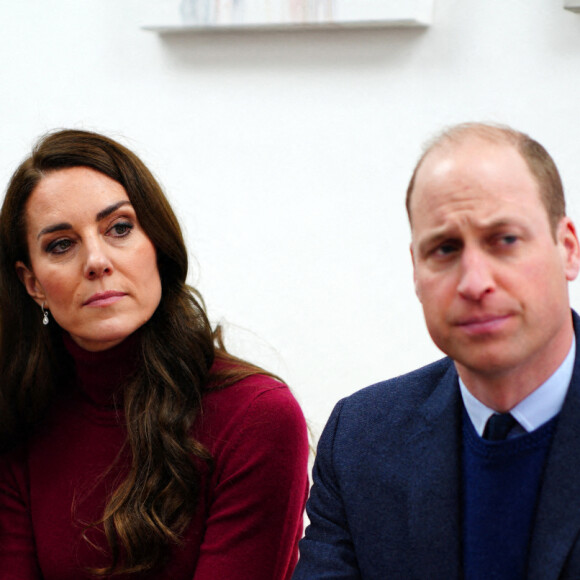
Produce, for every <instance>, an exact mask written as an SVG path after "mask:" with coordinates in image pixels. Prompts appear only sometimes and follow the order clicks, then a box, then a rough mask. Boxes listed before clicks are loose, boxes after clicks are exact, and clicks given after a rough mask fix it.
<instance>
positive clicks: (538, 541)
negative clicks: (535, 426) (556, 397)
mask: <svg viewBox="0 0 580 580" xmlns="http://www.w3.org/2000/svg"><path fill="white" fill-rule="evenodd" d="M572 319H573V322H574V332H575V334H576V360H575V362H574V371H573V373H572V380H571V381H570V387H569V389H568V393H567V395H566V399H565V401H564V406H563V407H562V411H561V412H560V417H559V419H558V425H557V427H556V432H555V433H554V440H553V441H552V446H551V449H550V454H549V456H548V462H547V465H546V469H545V471H544V481H543V484H542V488H541V490H540V497H539V500H538V508H537V512H536V521H535V524H534V530H533V534H532V540H531V544H530V558H529V563H528V578H529V580H552V579H555V578H559V577H560V574H561V572H562V570H563V567H564V563H565V561H566V558H567V556H568V554H569V552H570V550H571V548H572V546H573V545H574V542H575V540H576V537H577V535H578V533H579V531H580V318H579V317H578V315H577V314H576V312H574V311H572Z"/></svg>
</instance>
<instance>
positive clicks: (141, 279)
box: [16, 167, 161, 351]
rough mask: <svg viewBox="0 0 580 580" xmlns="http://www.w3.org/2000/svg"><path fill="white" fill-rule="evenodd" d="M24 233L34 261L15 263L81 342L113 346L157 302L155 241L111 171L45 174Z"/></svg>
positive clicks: (29, 208) (88, 347)
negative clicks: (150, 237) (109, 175)
mask: <svg viewBox="0 0 580 580" xmlns="http://www.w3.org/2000/svg"><path fill="white" fill-rule="evenodd" d="M26 236H27V243H28V250H29V256H30V267H27V266H26V265H25V264H24V263H22V262H18V263H17V264H16V270H17V272H18V276H19V277H20V279H21V280H22V282H23V283H24V285H25V286H26V290H27V292H28V293H29V294H30V296H32V298H34V300H35V301H36V302H37V303H38V304H39V305H42V304H43V303H45V306H44V307H45V308H46V309H47V310H50V314H51V316H52V317H53V318H54V320H56V322H58V324H59V325H60V326H61V327H62V328H64V329H65V330H66V331H68V332H69V334H70V335H71V337H72V338H73V340H74V341H75V342H76V343H77V344H78V345H79V346H81V347H82V348H84V349H86V350H90V351H100V350H105V349H107V348H111V347H112V346H115V345H116V344H118V343H120V342H121V341H123V340H124V339H125V338H127V337H128V336H129V335H130V334H131V333H133V332H134V331H135V330H137V329H138V328H139V327H140V326H142V325H143V324H144V323H145V322H147V320H149V319H150V318H151V316H152V315H153V313H154V312H155V309H156V308H157V306H158V305H159V301H160V300H161V279H160V277H159V270H158V268H157V256H156V252H155V248H154V246H153V244H152V243H151V240H150V239H149V238H148V237H147V235H146V234H145V232H144V231H143V229H142V228H141V226H140V225H139V222H138V221H137V216H136V214H135V210H134V209H133V206H132V205H131V202H130V201H129V197H128V196H127V193H126V191H125V189H124V188H123V186H122V185H120V184H119V183H117V182H116V181H114V180H113V179H111V178H109V177H107V176H106V175H104V174H102V173H99V172H98V171H95V170H93V169H89V168H87V167H72V168H67V169H62V170H58V171H54V172H52V173H49V174H47V175H46V177H44V178H43V179H42V180H41V181H40V183H39V184H38V185H37V186H36V188H35V189H34V191H33V192H32V194H31V196H30V198H29V200H28V202H27V204H26ZM39 324H40V318H39Z"/></svg>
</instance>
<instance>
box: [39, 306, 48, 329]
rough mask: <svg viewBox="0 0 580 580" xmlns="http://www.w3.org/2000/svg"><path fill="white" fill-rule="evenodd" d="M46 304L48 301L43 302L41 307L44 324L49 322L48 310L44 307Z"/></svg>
mask: <svg viewBox="0 0 580 580" xmlns="http://www.w3.org/2000/svg"><path fill="white" fill-rule="evenodd" d="M45 304H46V302H43V303H42V306H41V307H40V308H41V309H42V315H43V316H42V324H44V326H46V325H47V324H48V322H49V320H48V310H45V309H44V305H45Z"/></svg>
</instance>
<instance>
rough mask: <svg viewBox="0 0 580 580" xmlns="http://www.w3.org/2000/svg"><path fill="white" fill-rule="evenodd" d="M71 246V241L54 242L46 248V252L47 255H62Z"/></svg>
mask: <svg viewBox="0 0 580 580" xmlns="http://www.w3.org/2000/svg"><path fill="white" fill-rule="evenodd" d="M72 245H73V243H72V241H71V240H68V239H64V240H54V242H51V243H50V244H48V246H47V247H46V251H47V252H48V253H49V254H64V253H65V252H67V251H68V250H69V249H70V247H71V246H72Z"/></svg>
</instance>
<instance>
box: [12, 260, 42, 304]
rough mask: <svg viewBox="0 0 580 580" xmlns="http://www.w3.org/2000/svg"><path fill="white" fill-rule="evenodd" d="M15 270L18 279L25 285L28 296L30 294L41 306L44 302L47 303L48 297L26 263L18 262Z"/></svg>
mask: <svg viewBox="0 0 580 580" xmlns="http://www.w3.org/2000/svg"><path fill="white" fill-rule="evenodd" d="M15 268H16V273H17V274H18V278H20V281H21V282H22V284H24V287H25V288H26V291H27V292H28V294H30V296H31V297H32V298H33V299H34V300H35V301H36V303H37V304H38V305H39V306H42V304H43V302H45V301H46V296H45V294H44V290H43V289H42V286H41V285H40V282H39V281H38V279H37V278H36V276H35V275H34V272H33V271H32V270H31V269H30V268H29V267H28V266H26V264H24V262H20V261H19V262H16V266H15Z"/></svg>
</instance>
